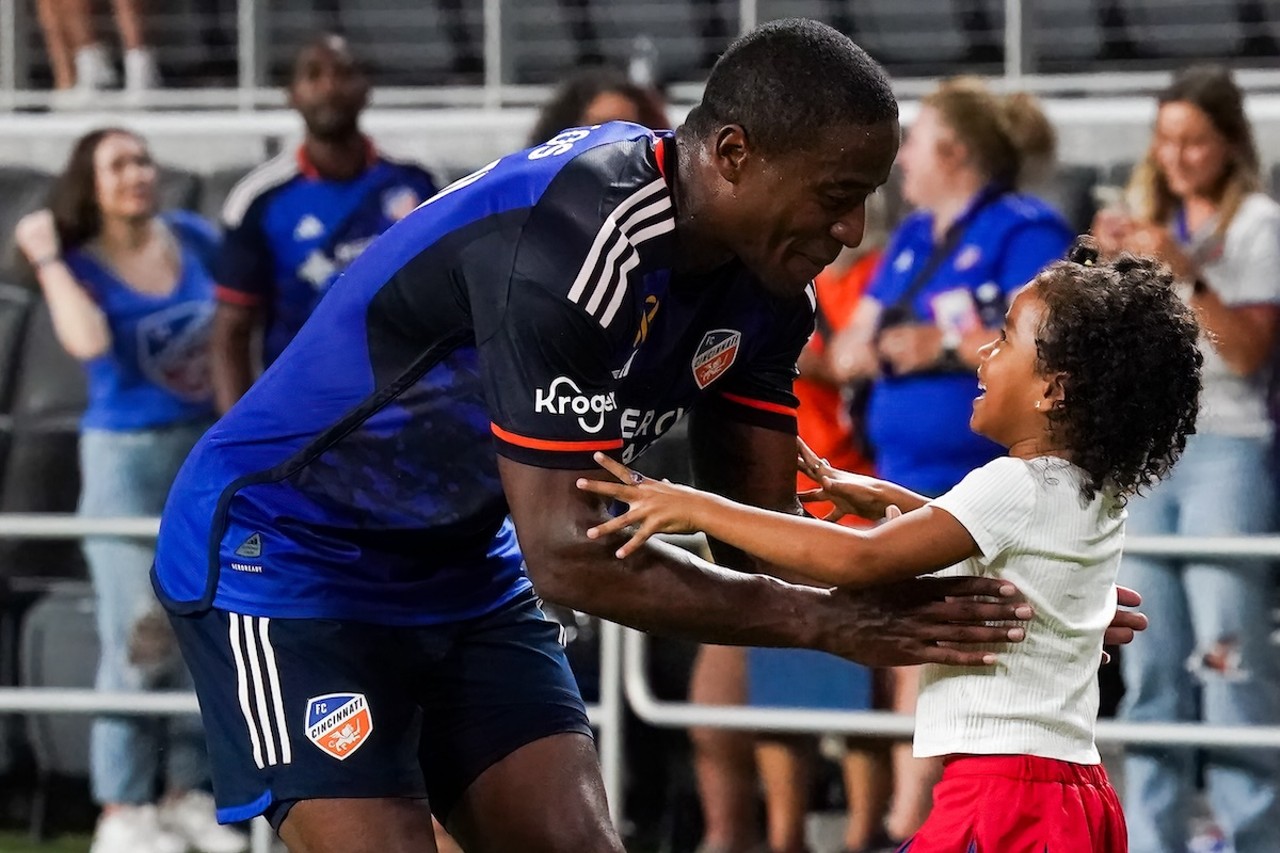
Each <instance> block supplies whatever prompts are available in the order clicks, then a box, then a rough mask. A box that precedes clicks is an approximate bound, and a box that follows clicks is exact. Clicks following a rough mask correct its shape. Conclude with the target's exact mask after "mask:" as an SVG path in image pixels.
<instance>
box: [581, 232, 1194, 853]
mask: <svg viewBox="0 0 1280 853" xmlns="http://www.w3.org/2000/svg"><path fill="white" fill-rule="evenodd" d="M1096 255H1097V253H1096V250H1094V249H1093V248H1092V247H1091V246H1089V245H1085V244H1079V243H1078V244H1077V246H1076V247H1075V248H1073V250H1072V253H1071V261H1068V262H1059V263H1055V264H1053V265H1052V266H1050V267H1049V268H1048V269H1046V270H1045V271H1044V272H1043V273H1041V274H1040V275H1039V276H1037V277H1036V278H1035V279H1033V280H1032V281H1031V283H1030V284H1029V285H1027V286H1026V287H1025V288H1024V289H1023V290H1022V291H1020V292H1019V293H1018V295H1017V296H1016V298H1014V300H1013V303H1012V305H1011V306H1010V308H1009V312H1008V314H1007V316H1006V318H1005V327H1004V329H1003V330H1002V331H1001V332H1000V337H999V339H998V340H996V341H993V342H992V343H991V344H989V345H987V346H986V347H984V348H983V350H982V361H981V364H980V365H979V367H978V381H979V392H980V393H979V396H978V397H977V398H976V399H975V400H974V404H973V415H972V418H971V420H970V424H971V426H972V428H973V429H974V431H975V432H978V433H980V434H982V435H985V436H987V437H989V438H991V439H992V440H994V441H996V442H998V443H999V444H1000V445H1002V446H1003V447H1005V448H1007V449H1008V455H1007V456H1004V457H1001V458H999V459H996V460H995V461H993V462H990V463H988V464H987V465H985V466H983V467H981V468H979V469H977V470H976V471H973V472H972V473H970V474H969V475H968V476H967V477H965V478H964V480H963V481H962V482H961V483H960V484H959V485H957V486H956V487H955V488H954V489H952V490H950V491H949V492H947V493H945V494H944V495H942V496H941V497H939V498H937V499H936V500H932V501H930V500H926V499H925V498H922V497H920V496H919V495H916V494H914V493H912V492H910V491H908V490H906V489H903V488H901V487H899V486H895V485H893V484H892V483H887V482H883V481H879V480H875V479H872V478H868V477H860V476H857V475H851V474H846V473H844V472H840V471H836V470H834V469H831V468H829V467H828V466H826V465H825V463H823V462H822V461H821V460H817V459H815V458H812V457H809V458H808V459H807V460H804V461H803V462H802V465H803V466H804V467H807V468H809V469H811V470H813V472H814V473H815V474H816V475H817V477H818V479H819V481H820V482H821V483H822V489H821V490H819V491H818V492H817V493H816V494H814V495H810V496H809V497H811V498H815V499H816V498H819V497H821V498H826V499H828V500H832V501H833V502H835V503H836V505H837V512H842V511H848V512H856V513H858V514H860V515H864V516H867V517H873V518H887V520H886V522H885V523H884V524H882V525H880V526H879V527H876V528H874V529H869V530H857V529H849V528H844V527H840V526H837V525H834V524H823V523H821V522H819V521H816V520H814V519H806V518H797V517H794V516H790V515H785V514H782V513H772V512H768V511H765V510H759V509H753V508H751V507H746V506H742V505H739V504H735V503H733V502H731V501H728V500H725V499H724V498H720V497H717V496H715V495H711V494H707V493H704V492H699V491H696V490H694V489H690V488H687V487H683V486H676V485H672V484H669V483H659V482H655V481H653V480H648V479H645V478H642V477H640V476H639V475H636V474H633V472H631V471H629V470H628V469H626V468H625V467H624V466H622V465H620V464H618V463H616V462H614V461H613V460H611V459H608V458H606V457H604V456H603V455H598V456H597V461H599V462H600V464H601V465H603V466H604V467H606V468H607V469H608V470H609V471H610V472H612V473H613V474H614V475H616V476H617V477H618V479H619V480H621V481H622V484H614V483H608V482H603V481H596V480H586V479H584V480H580V481H579V482H578V486H579V488H581V489H584V490H586V491H590V492H595V493H596V494H599V495H603V496H606V497H609V498H616V499H618V500H620V501H623V502H625V503H627V504H629V505H630V508H629V510H628V511H627V512H626V513H624V514H622V515H621V516H619V517H617V518H615V519H613V520H611V521H609V522H607V523H605V524H602V525H600V526H599V527H597V528H595V529H594V530H593V531H592V533H591V534H590V535H591V536H592V537H593V538H598V537H603V536H608V535H612V534H616V533H618V532H619V531H622V530H623V529H624V528H627V527H629V526H632V525H635V526H636V527H637V530H636V531H635V532H634V533H633V534H632V535H631V538H630V539H629V540H628V541H626V542H625V544H622V546H621V547H620V548H619V549H618V556H619V557H623V556H626V555H627V554H629V553H631V552H632V551H634V550H635V549H636V547H638V546H639V544H640V543H641V542H643V541H644V540H645V539H647V538H648V537H650V536H652V535H653V534H655V533H663V532H687V531H694V530H702V531H705V532H706V533H707V535H708V536H712V537H714V538H716V539H719V540H721V541H724V542H726V543H727V544H729V545H732V546H734V547H737V548H740V549H742V550H744V551H746V552H748V553H751V554H753V555H754V556H756V557H758V558H761V559H763V560H767V561H770V562H772V563H773V564H775V565H777V566H778V567H780V568H784V569H786V570H788V571H793V572H799V573H802V574H804V575H805V576H808V577H810V578H812V579H813V580H814V581H817V582H820V583H824V584H831V585H833V586H865V585H869V584H879V583H887V582H891V581H895V580H899V579H902V578H907V577H911V576H914V575H921V574H927V573H931V572H938V571H939V570H945V572H944V574H951V575H960V574H966V575H986V576H996V577H1001V578H1007V579H1009V580H1011V581H1013V582H1014V583H1015V584H1017V586H1018V588H1019V589H1020V590H1021V591H1022V592H1023V593H1024V594H1025V595H1026V597H1027V598H1028V600H1029V602H1030V603H1031V605H1032V606H1033V607H1034V608H1035V613H1036V615H1035V617H1034V619H1033V621H1032V622H1030V623H1029V624H1028V626H1027V630H1026V639H1025V640H1024V641H1023V642H1022V643H1019V644H1009V645H1007V646H993V647H992V648H991V651H992V652H993V653H995V654H996V655H997V663H996V665H995V666H992V667H986V668H961V667H951V666H929V667H927V668H926V671H925V674H924V677H923V681H922V685H921V692H920V699H919V704H918V708H917V725H916V737H915V752H916V754H917V755H920V756H935V755H938V756H945V757H946V761H947V764H946V771H945V773H944V775H943V779H942V781H941V782H940V783H939V784H938V786H937V787H936V788H935V790H934V807H933V811H932V813H931V814H930V816H929V818H928V820H927V821H926V822H925V824H924V826H923V827H922V828H921V829H920V831H919V832H918V833H917V834H916V835H915V836H914V837H913V838H912V839H911V840H910V841H908V842H907V844H906V845H904V847H903V848H902V849H903V850H904V851H909V853H1045V851H1048V853H1088V851H1093V853H1118V851H1124V850H1126V849H1127V840H1126V837H1125V836H1126V833H1125V824H1124V817H1123V815H1122V813H1121V810H1120V805H1119V802H1118V800H1117V799H1116V795H1115V792H1114V791H1113V790H1112V789H1111V786H1110V784H1109V783H1108V782H1107V777H1106V773H1105V772H1104V771H1103V769H1102V766H1101V763H1100V760H1099V756H1098V750H1097V748H1096V747H1095V746H1094V741H1093V731H1094V721H1095V719H1096V716H1097V710H1098V689H1097V679H1096V670H1097V663H1098V660H1099V658H1100V656H1101V654H1102V640H1103V632H1104V630H1105V629H1106V627H1107V624H1108V622H1109V621H1110V619H1111V616H1112V613H1113V612H1114V609H1115V603H1116V590H1115V578H1116V570H1117V567H1118V565H1119V561H1120V551H1121V545H1122V542H1123V538H1124V504H1125V501H1126V499H1127V498H1128V497H1130V496H1131V495H1133V494H1135V493H1136V492H1137V491H1138V490H1139V489H1140V488H1142V487H1143V486H1146V485H1149V484H1151V483H1153V482H1155V481H1157V480H1159V479H1160V478H1162V477H1164V476H1165V475H1167V474H1168V473H1169V471H1170V469H1171V468H1172V467H1173V464H1174V463H1175V461H1176V460H1177V459H1178V456H1179V455H1180V454H1181V452H1182V449H1183V447H1184V445H1185V442H1186V437H1187V435H1188V434H1189V433H1190V432H1192V431H1193V429H1194V426H1195V419H1196V412H1197V404H1198V398H1199V392H1200V367H1201V362H1202V356H1201V354H1200V350H1199V348H1198V347H1197V338H1198V336H1199V327H1198V325H1197V323H1196V320H1195V317H1194V315H1193V314H1192V312H1191V310H1190V309H1189V308H1187V307H1186V305H1185V304H1184V303H1183V302H1182V301H1181V300H1180V299H1179V298H1178V296H1177V294H1176V293H1175V290H1174V283H1173V279H1172V276H1171V275H1170V273H1169V271H1168V269H1167V268H1165V267H1163V266H1158V265H1157V264H1156V262H1154V261H1150V260H1143V259H1138V258H1135V257H1133V256H1129V255H1125V256H1121V257H1120V258H1119V259H1117V260H1116V261H1115V262H1113V263H1109V264H1097V263H1096ZM899 511H901V514H900V515H899Z"/></svg>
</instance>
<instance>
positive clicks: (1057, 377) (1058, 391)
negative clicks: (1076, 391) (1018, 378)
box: [1044, 371, 1067, 411]
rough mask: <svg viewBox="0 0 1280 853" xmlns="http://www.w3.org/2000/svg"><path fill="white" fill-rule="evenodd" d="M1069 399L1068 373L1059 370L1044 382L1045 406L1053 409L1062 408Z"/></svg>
mask: <svg viewBox="0 0 1280 853" xmlns="http://www.w3.org/2000/svg"><path fill="white" fill-rule="evenodd" d="M1066 400H1067V374H1066V373H1063V372H1061V371H1059V372H1058V373H1055V374H1053V375H1052V376H1050V377H1048V378H1047V379H1046V380H1045V383H1044V401H1045V407H1046V408H1047V409H1049V410H1050V411H1052V410H1053V409H1057V408H1060V407H1061V406H1063V405H1064V404H1065V403H1066Z"/></svg>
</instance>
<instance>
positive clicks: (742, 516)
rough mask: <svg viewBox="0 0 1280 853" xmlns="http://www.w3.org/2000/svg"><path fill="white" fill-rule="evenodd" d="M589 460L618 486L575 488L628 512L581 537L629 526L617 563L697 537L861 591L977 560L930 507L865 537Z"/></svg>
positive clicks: (951, 523)
mask: <svg viewBox="0 0 1280 853" xmlns="http://www.w3.org/2000/svg"><path fill="white" fill-rule="evenodd" d="M596 461H597V462H598V463H599V464H600V465H602V466H603V467H604V468H606V469H607V470H608V471H609V472H610V473H612V474H613V475H614V476H616V477H617V478H618V479H619V481H620V482H619V483H616V484H615V483H606V482H603V481H597V480H587V479H582V480H579V481H578V488H580V489H583V490H584V491H588V492H594V493H596V494H599V495H603V496H605V497H610V498H615V499H617V500H620V501H623V502H624V503H627V504H628V505H629V506H630V509H629V510H628V511H627V512H626V513H624V514H622V515H620V516H618V517H617V518H614V519H612V520H611V521H608V522H605V523H604V524H601V525H599V526H597V527H594V528H592V529H591V530H589V531H588V532H587V535H588V536H589V537H590V538H593V539H596V538H600V537H603V536H608V535H611V534H615V533H618V532H620V531H622V530H623V528H626V527H629V526H631V525H637V527H638V529H637V530H636V531H635V533H633V534H632V536H631V538H630V539H629V540H628V541H627V542H626V543H624V544H623V545H622V546H621V547H620V548H618V551H617V556H618V557H619V558H623V557H626V556H627V555H629V554H631V553H632V552H634V551H635V550H636V549H637V548H639V547H640V545H641V543H643V542H644V541H645V540H647V539H648V538H649V537H651V536H653V535H654V534H657V533H689V532H694V531H697V530H702V531H705V532H706V534H707V535H708V536H711V537H714V538H716V539H719V540H721V541H722V542H725V543H727V544H729V545H731V546H733V547H735V548H739V549H741V550H743V551H745V552H747V553H748V554H751V555H752V556H754V557H756V558H758V559H761V560H765V561H767V562H770V563H773V564H775V565H777V566H780V567H783V568H785V569H788V570H790V571H793V572H797V573H799V574H801V575H804V576H805V577H807V578H811V579H812V580H814V581H816V582H819V583H823V584H828V585H831V586H865V585H872V584H880V583H886V582H889V581H895V580H901V579H904V578H910V577H914V576H916V575H921V574H928V573H929V572H934V571H937V570H939V569H943V568H946V567H947V566H951V565H954V564H956V563H958V562H960V561H961V560H964V559H966V558H968V557H972V556H975V555H976V554H977V553H978V546H977V543H975V542H974V540H973V537H972V536H970V535H969V532H968V530H966V529H965V527H964V526H963V525H962V524H960V522H959V521H957V520H956V519H955V518H954V517H952V516H951V515H949V514H948V513H946V512H944V511H943V510H940V509H937V508H935V507H924V508H923V509H921V510H919V511H916V512H912V513H909V514H907V515H904V516H902V517H901V518H896V519H894V520H892V521H890V522H888V523H886V524H883V525H881V526H879V527H877V528H874V529H871V530H852V529H848V528H844V527H839V526H836V525H833V524H825V523H823V522H820V521H817V520H815V519H811V518H798V517H796V516H791V515H784V514H782V513H777V512H770V511H768V510H762V509H756V508H754V507H748V506H744V505H742V504H738V503H734V502H733V501H730V500H727V499H725V498H721V497H718V496H716V495H712V494H708V493H707V492H700V491H698V490H697V489H692V488H689V487H687V486H677V485H674V484H672V483H668V482H665V481H664V482H658V481H656V480H651V479H648V478H645V477H642V476H640V475H639V474H637V473H635V472H634V471H631V470H630V469H629V468H627V467H626V466H625V465H622V464H621V463H619V462H615V461H613V460H612V459H610V458H609V457H607V456H605V455H604V454H602V453H598V454H596Z"/></svg>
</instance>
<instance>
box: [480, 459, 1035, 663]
mask: <svg viewBox="0 0 1280 853" xmlns="http://www.w3.org/2000/svg"><path fill="white" fill-rule="evenodd" d="M498 469H499V471H500V473H501V475H502V481H503V487H504V489H505V491H506V493H507V498H508V503H509V505H510V509H511V516H512V519H513V520H514V521H515V526H516V530H517V531H518V533H519V537H520V546H521V549H522V551H523V552H524V557H525V563H526V566H527V568H528V571H529V576H530V578H531V579H532V580H533V583H534V586H535V588H536V589H537V590H538V594H539V595H541V596H543V597H544V598H546V599H547V600H549V601H554V602H556V603H559V604H563V605H565V606H567V607H572V608H574V609H575V610H582V611H584V612H587V613H593V614H595V615H597V616H600V617H602V618H605V619H609V620H611V621H614V622H619V623H621V624H624V625H629V626H631V627H633V628H638V629H640V630H643V631H651V632H656V633H663V634H669V635H675V636H684V637H688V638H690V639H695V640H699V641H702V642H710V643H720V644H733V645H753V646H802V647H809V648H817V649H823V650H826V651H830V652H833V653H835V654H838V655H841V656H843V657H846V658H849V659H851V660H856V661H859V662H862V663H866V664H869V665H901V664H908V663H922V662H946V663H955V664H961V665H973V664H979V663H990V662H992V661H993V660H994V659H993V657H992V656H991V655H990V654H989V653H986V652H982V651H975V650H972V649H969V648H965V644H969V643H985V642H1007V641H1008V640H1010V639H1014V640H1016V639H1021V636H1022V634H1021V629H1008V628H993V627H989V626H988V625H985V624H981V620H998V619H1004V620H1009V619H1026V618H1029V617H1030V615H1031V613H1030V608H1029V607H1027V606H1026V605H1025V604H1021V603H1020V602H1017V601H1016V600H1014V599H1013V598H1012V597H1011V594H1012V592H1013V588H1012V586H1011V585H1004V584H1000V583H999V582H996V581H993V580H990V579H979V578H961V579H955V580H947V581H936V582H932V583H923V584H920V585H918V586H911V587H903V586H894V585H890V586H886V587H882V588H878V589H875V590H864V591H861V592H859V593H857V594H856V595H854V594H851V593H844V592H840V591H835V590H828V589H819V588H816V587H808V586H796V585H792V584H788V583H786V582H784V581H781V580H778V579H776V578H772V577H768V576H765V575H760V574H746V573H742V572H735V571H732V570H728V569H722V568H719V567H717V566H714V565H711V564H710V563H707V562H706V561H704V560H701V559H699V558H698V557H696V556H694V555H693V554H690V553H688V552H686V551H683V550H681V549H679V548H676V547H674V546H671V545H667V544H665V543H663V542H660V541H656V540H654V541H649V542H646V543H644V544H643V545H642V546H641V547H639V548H637V549H635V551H634V552H632V553H630V554H628V555H627V556H626V557H625V558H624V559H621V560H620V559H617V558H616V557H615V556H614V552H615V550H616V549H617V547H618V546H619V545H620V544H622V542H623V541H625V539H624V538H623V537H617V536H605V537H600V538H597V539H592V538H590V537H589V536H588V535H587V531H588V530H589V529H590V528H592V527H595V526H598V525H600V524H602V523H604V522H605V521H607V520H608V519H609V516H608V514H607V512H606V508H605V504H604V503H603V502H601V501H600V500H599V499H598V498H596V497H595V496H593V495H590V494H588V493H586V492H583V491H581V490H579V489H578V488H576V486H575V484H576V482H577V481H578V480H579V479H582V478H584V477H586V478H595V477H598V476H601V475H604V472H603V471H600V470H599V469H596V470H595V471H592V470H551V469H546V468H538V467H534V466H531V465H526V464H522V463H519V462H516V461H513V460H511V459H507V458H503V457H499V460H498ZM984 594H985V595H1002V594H1003V595H1004V596H1005V597H1004V598H1003V600H1002V601H1001V603H997V604H990V603H984V602H982V601H979V600H977V599H972V598H961V599H956V598H954V596H974V595H984ZM1011 632H1012V633H1011ZM940 643H947V645H940ZM950 643H959V644H961V645H960V646H958V647H955V646H951V645H950Z"/></svg>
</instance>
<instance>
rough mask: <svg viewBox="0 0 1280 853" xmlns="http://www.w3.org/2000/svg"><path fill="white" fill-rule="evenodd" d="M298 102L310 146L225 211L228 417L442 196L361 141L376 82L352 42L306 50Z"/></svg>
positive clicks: (299, 66) (246, 188)
mask: <svg viewBox="0 0 1280 853" xmlns="http://www.w3.org/2000/svg"><path fill="white" fill-rule="evenodd" d="M288 94H289V104H290V106H292V107H293V108H294V109H295V110H297V111H298V112H299V113H300V114H301V115H302V119H303V121H304V122H305V123H306V137H305V138H304V139H303V141H302V145H301V146H299V147H298V148H297V149H296V150H295V151H287V152H285V153H283V154H281V155H280V156H279V157H276V158H275V159H274V160H272V161H270V162H268V163H266V164H264V165H262V166H260V167H258V168H257V169H255V170H254V171H253V172H251V173H250V174H249V175H248V176H246V177H245V178H244V179H243V180H241V181H240V183H238V184H237V185H236V187H235V188H234V189H233V190H232V191H231V193H230V195H229V196H228V197H227V202H226V206H225V207H224V208H223V214H222V217H223V225H224V226H225V228H226V232H227V237H226V244H225V246H224V247H223V251H222V255H221V257H220V258H219V263H218V265H217V270H216V272H217V276H218V288H217V297H218V310H217V315H216V317H215V320H214V331H213V378H214V387H215V390H216V394H217V405H218V409H219V411H226V410H227V409H228V408H230V407H231V406H232V405H234V404H235V402H236V401H237V400H239V399H240V397H241V396H242V395H243V394H244V392H245V391H246V390H247V389H248V388H249V385H250V384H252V382H253V379H254V375H255V362H257V361H259V360H261V362H262V364H263V366H267V365H270V364H271V362H273V361H274V360H275V359H276V358H277V357H278V356H279V355H280V353H281V352H282V351H283V350H284V348H285V346H286V345H287V344H288V343H289V341H291V340H292V339H293V336H294V335H295V334H297V332H298V329H300V328H301V327H302V324H303V322H304V321H305V320H306V319H307V317H308V316H310V314H311V311H312V309H314V308H315V306H316V304H317V303H318V302H319V301H320V297H321V296H323V295H324V293H325V291H326V290H328V289H329V286H330V285H332V284H333V282H334V280H335V279H337V277H338V276H339V275H340V274H341V273H342V271H343V270H344V269H345V268H346V267H347V265H348V264H350V263H351V262H352V261H354V260H355V259H356V258H357V257H358V256H359V255H360V253H361V252H362V251H364V249H365V247H366V246H368V245H369V243H370V242H372V241H373V239H374V238H375V237H377V236H378V235H379V234H381V233H382V232H383V231H385V230H386V229H387V228H389V227H391V225H392V224H394V223H395V222H396V221H397V220H399V219H401V218H403V217H404V216H406V215H408V214H409V213H410V212H411V211H412V210H413V209H414V208H416V207H417V206H418V205H419V204H421V203H422V202H423V201H425V200H426V199H428V198H430V197H431V196H432V195H434V194H435V192H436V186H435V183H434V181H433V180H432V179H431V176H430V175H428V174H427V173H426V172H425V171H423V170H422V168H421V167H419V166H417V165H414V164H410V163H403V162H399V161H395V160H391V159H389V158H388V157H387V156H385V155H384V154H382V153H380V152H379V151H377V150H376V149H375V148H374V145H373V142H372V141H370V140H369V138H368V137H366V136H365V135H364V134H362V133H361V132H360V113H361V112H362V111H363V110H364V108H365V106H366V104H367V103H368V99H369V81H368V78H366V77H365V74H364V71H363V70H362V69H361V68H360V66H359V65H358V64H357V62H356V60H355V58H354V57H353V56H352V54H351V51H350V49H349V48H348V46H347V42H346V40H345V39H343V38H342V37H340V36H336V35H326V36H323V37H321V38H319V39H317V40H315V41H313V42H312V43H311V44H309V45H307V46H306V47H304V48H303V49H302V51H301V52H300V53H299V54H298V56H297V59H296V60H295V62H294V66H293V76H292V79H291V81H290V83H289V92H288ZM259 326H262V327H263V331H262V335H261V347H262V349H261V352H260V353H257V352H253V351H252V349H253V347H252V346H251V342H253V341H254V332H255V330H256V329H257V328H258V327H259ZM259 357H260V359H259Z"/></svg>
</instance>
